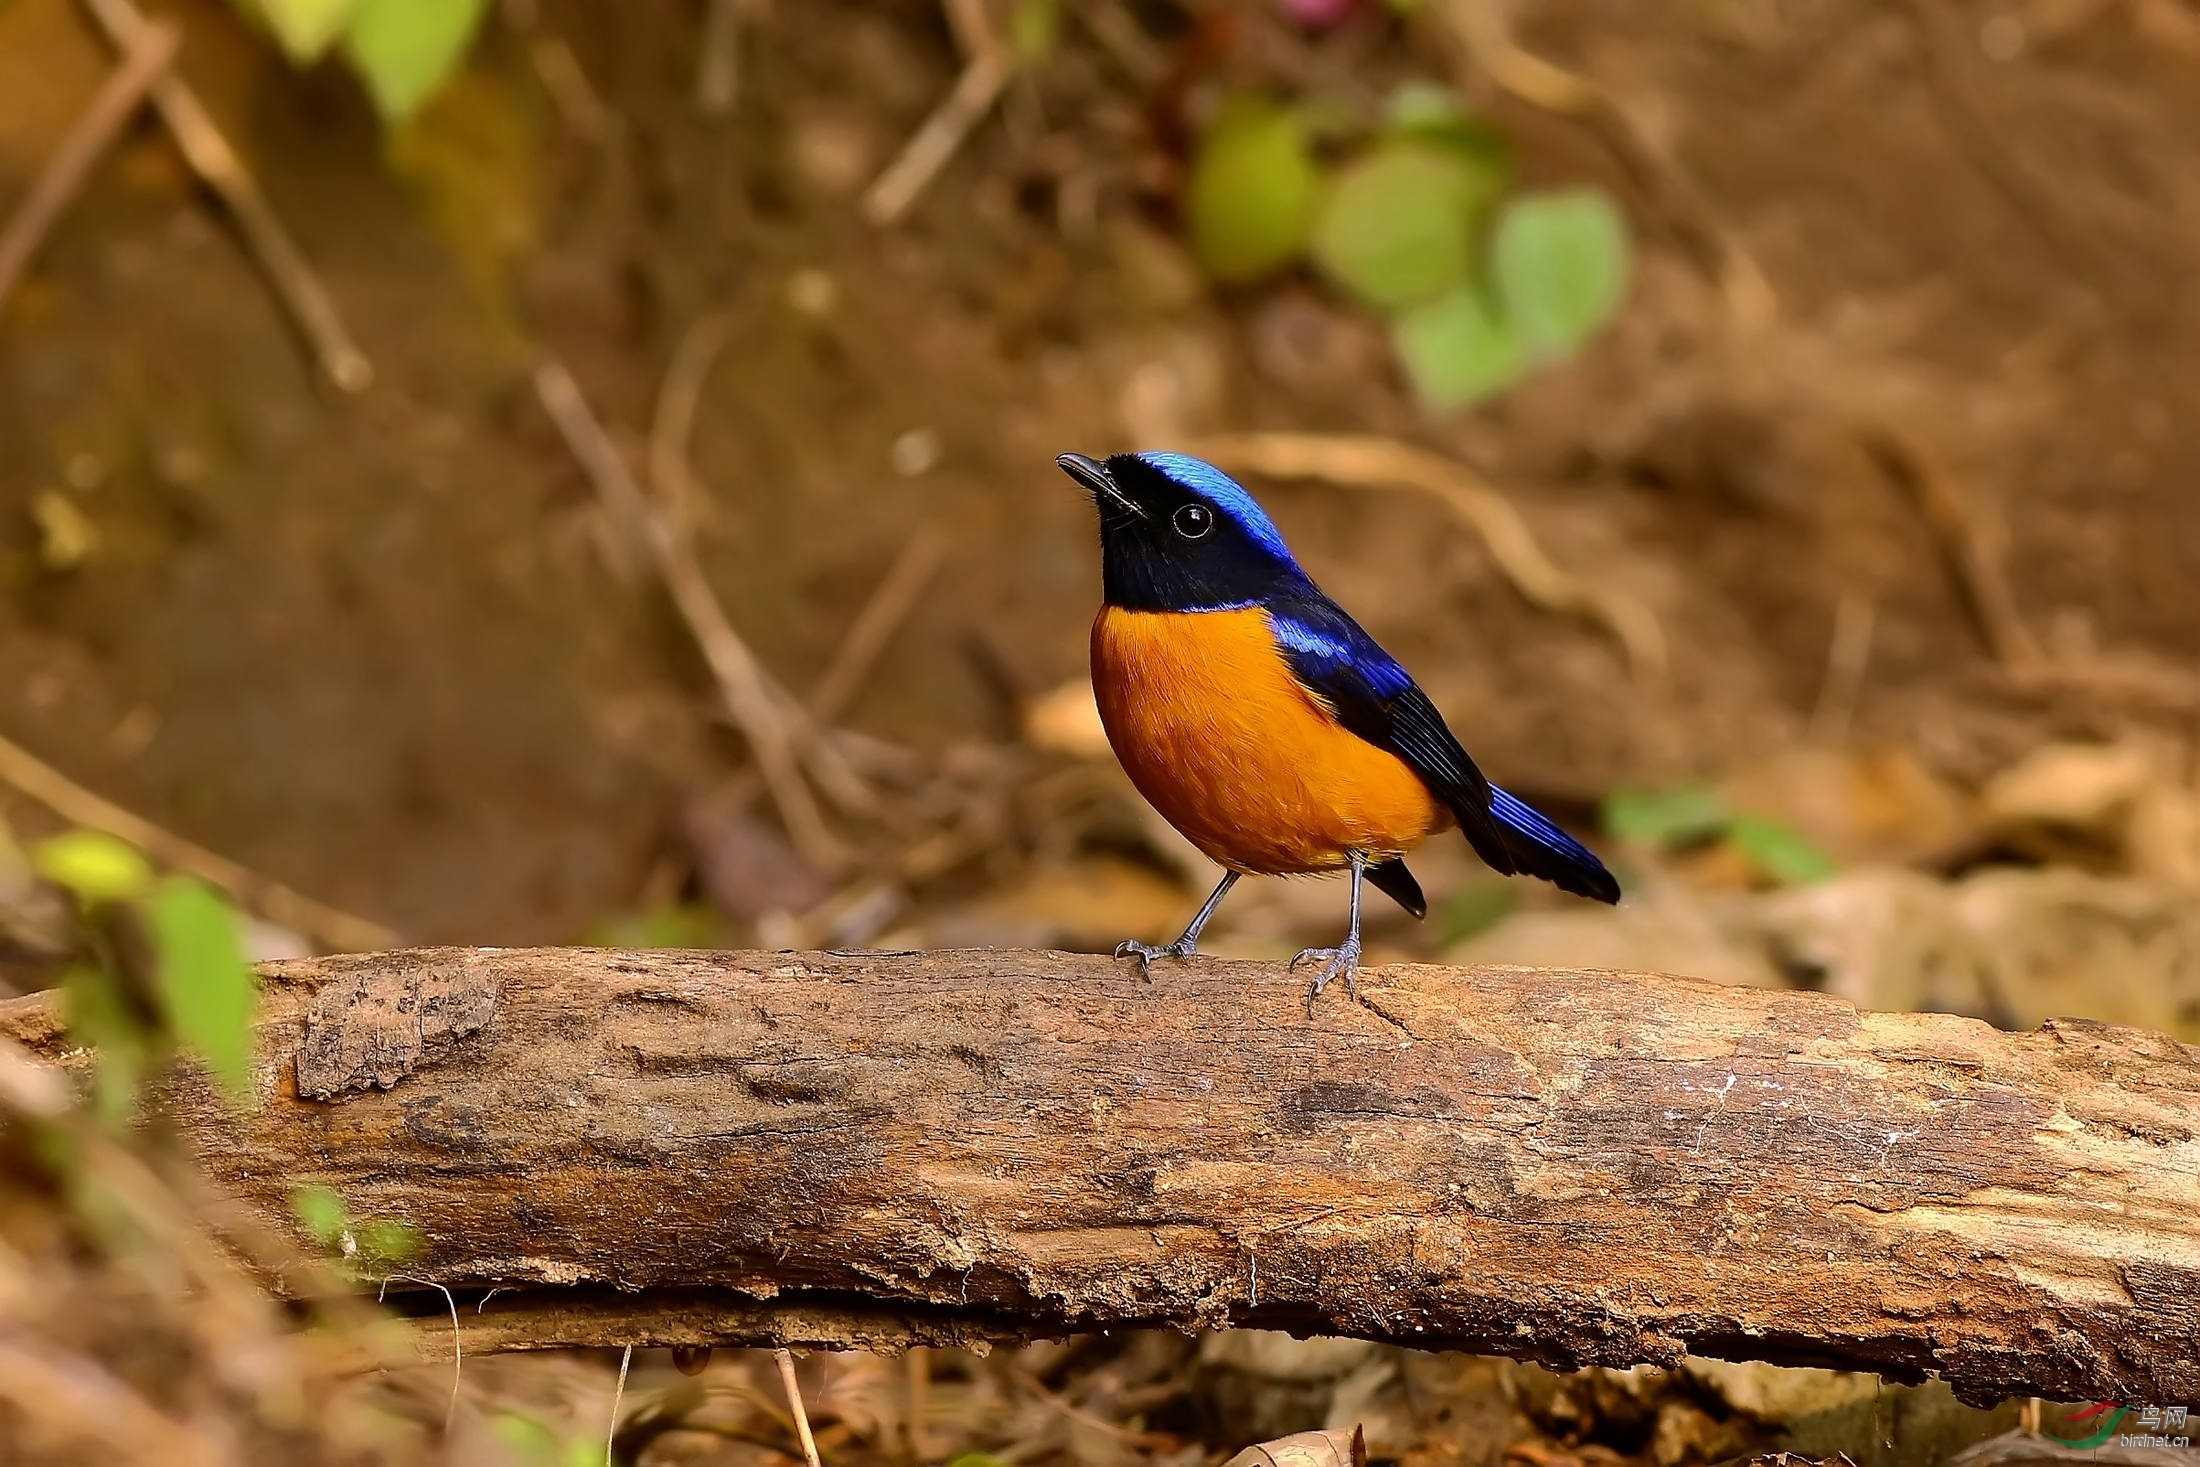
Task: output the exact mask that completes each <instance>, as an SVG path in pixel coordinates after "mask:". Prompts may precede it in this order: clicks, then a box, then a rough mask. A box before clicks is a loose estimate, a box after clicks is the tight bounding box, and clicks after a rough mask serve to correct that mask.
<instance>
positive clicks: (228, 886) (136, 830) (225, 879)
mask: <svg viewBox="0 0 2200 1467" xmlns="http://www.w3.org/2000/svg"><path fill="white" fill-rule="evenodd" d="M0 783H5V784H7V785H9V786H11V787H13V788H14V789H17V790H19V791H21V792H22V793H23V794H25V795H28V796H29V797H30V798H32V799H34V800H36V801H37V802H38V803H39V804H41V805H44V806H45V807H46V808H47V809H49V810H51V811H53V812H54V813H55V814H57V815H59V816H60V817H61V818H62V819H64V820H67V821H69V822H71V823H72V824H76V825H82V826H85V827H87V828H89V829H92V830H104V831H105V832H107V833H108V834H109V835H112V836H119V837H120V838H121V839H123V840H126V841H128V842H129V843H130V844H132V845H134V846H136V847H138V849H140V850H142V851H144V852H145V853H146V854H147V855H148V856H151V857H152V858H153V859H154V860H156V861H158V862H160V863H161V864H162V865H164V866H173V867H175V868H176V869H177V870H179V871H188V872H189V873H191V874H192V875H193V876H197V877H199V878H201V879H203V880H205V881H208V882H211V883H212V884H214V885H215V886H218V887H220V888H221V889H222V890H223V891H226V892H228V893H229V894H230V895H231V896H232V897H235V898H236V899H237V901H238V903H239V904H240V905H242V906H244V907H245V908H247V909H248V910H250V911H255V912H258V913H259V914H260V915H261V916H263V917H265V918H267V919H268V920H269V921H270V922H273V923H276V924H277V925H278V926H282V927H288V928H290V929H291V930H292V931H293V932H300V933H303V934H305V935H306V936H307V937H310V938H312V939H313V940H314V942H316V943H318V944H319V945H320V946H322V947H324V948H329V949H332V950H334V951H336V952H379V951H381V950H382V949H384V948H392V947H396V946H397V945H398V941H399V938H398V935H397V934H396V933H395V932H393V931H391V930H390V929H389V928H387V927H384V926H383V925H382V924H381V923H379V922H374V921H370V920H368V919H367V918H365V917H355V916H353V915H352V914H351V913H349V912H346V911H342V910H340V909H338V908H336V907H332V906H329V905H327V904H326V903H325V902H317V901H315V900H313V899H312V898H311V897H306V896H300V895H299V894H298V893H297V892H295V891H292V890H291V889H290V888H289V887H287V886H285V885H283V884H282V883H281V882H279V881H275V880H271V879H270V878H268V877H265V876H262V875H260V874H259V873H258V872H257V871H253V870H251V869H249V868H247V867H244V866H240V865H238V864H237V863H236V862H235V861H232V860H230V859H229V858H228V857H227V856H220V855H216V854H215V853H214V852H212V851H210V850H208V849H207V848H206V847H204V846H202V845H198V844H196V843H195V842H192V841H189V840H186V839H184V838H183V837H182V836H180V835H176V834H173V833H172V832H170V831H167V830H163V829H162V828H161V827H160V826H158V825H155V824H154V823H153V822H152V821H150V820H147V819H146V818H145V817H144V816H142V815H137V814H133V813H132V812H130V811H128V810H125V809H123V808H122V807H121V806H120V805H117V804H115V803H114V802H112V801H110V800H106V799H102V798H101V797H100V796H98V795H95V794H93V793H92V792H91V791H90V790H88V789H85V788H84V787H83V786H82V785H80V784H78V783H76V781H74V780H72V779H70V778H69V777H68V776H67V775H65V774H63V773H62V772H61V771H60V770H58V769H56V768H54V767H53V766H52V765H50V764H48V763H46V762H45V761H44V760H41V759H39V758H38V757H37V756H36V755H34V754H32V753H31V752H30V751H29V750H27V749H25V748H23V747H22V746H21V745H19V744H15V743H13V742H10V741H9V740H7V739H5V738H0Z"/></svg>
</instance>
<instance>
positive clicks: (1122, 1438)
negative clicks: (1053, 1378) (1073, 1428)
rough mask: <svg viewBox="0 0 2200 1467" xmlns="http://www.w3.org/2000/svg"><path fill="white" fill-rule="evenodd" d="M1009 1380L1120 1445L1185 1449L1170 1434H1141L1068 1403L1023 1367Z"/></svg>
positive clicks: (1014, 1367)
mask: <svg viewBox="0 0 2200 1467" xmlns="http://www.w3.org/2000/svg"><path fill="white" fill-rule="evenodd" d="M1008 1378H1009V1379H1010V1380H1012V1381H1014V1382H1016V1384H1018V1385H1020V1386H1022V1387H1023V1388H1024V1389H1025V1390H1027V1391H1029V1392H1031V1394H1032V1395H1034V1396H1036V1397H1037V1398H1038V1399H1039V1403H1040V1404H1041V1405H1043V1406H1045V1407H1047V1408H1048V1409H1049V1410H1052V1411H1056V1412H1059V1413H1060V1414H1061V1415H1062V1416H1063V1417H1064V1418H1065V1419H1067V1420H1070V1421H1074V1422H1076V1423H1077V1424H1078V1425H1079V1426H1086V1427H1090V1428H1091V1429H1092V1430H1094V1431H1097V1432H1099V1433H1100V1434H1101V1435H1103V1436H1111V1437H1114V1438H1115V1439H1116V1440H1117V1441H1119V1442H1123V1443H1125V1444H1126V1445H1128V1446H1133V1447H1136V1448H1138V1449H1139V1450H1140V1451H1142V1452H1171V1451H1175V1450H1177V1449H1178V1448H1180V1447H1182V1446H1183V1445H1184V1443H1183V1441H1182V1439H1181V1438H1178V1437H1173V1436H1171V1435H1169V1434H1168V1433H1167V1432H1163V1431H1138V1430H1134V1429H1133V1428H1131V1427H1128V1426H1124V1425H1122V1424H1120V1423H1119V1422H1114V1421H1109V1420H1107V1419H1105V1418H1104V1417H1099V1416H1095V1415H1093V1414H1092V1413H1091V1412H1090V1411H1087V1410H1086V1409H1085V1408H1084V1407H1082V1406H1079V1405H1076V1404H1075V1403H1073V1402H1070V1401H1066V1400H1064V1399H1063V1398H1062V1397H1061V1396H1059V1395H1057V1394H1056V1393H1055V1392H1053V1391H1050V1390H1048V1389H1047V1387H1046V1383H1045V1382H1044V1381H1042V1380H1040V1379H1039V1377H1037V1376H1036V1375H1033V1374H1032V1373H1031V1372H1030V1371H1028V1370H1025V1369H1024V1368H1023V1367H1021V1366H1018V1365H1011V1366H1010V1367H1009V1368H1008Z"/></svg>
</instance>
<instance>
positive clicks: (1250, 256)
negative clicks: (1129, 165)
mask: <svg viewBox="0 0 2200 1467" xmlns="http://www.w3.org/2000/svg"><path fill="white" fill-rule="evenodd" d="M1320 192H1321V174H1320V172H1319V170H1318V169H1317V168H1316V167H1315V164H1314V151H1313V145H1312V142H1311V140H1310V139H1309V137H1308V135H1307V128H1306V124H1305V122H1304V120H1303V119H1302V118H1301V117H1300V116H1299V114H1298V113H1297V112H1295V111H1294V110H1292V109H1291V108H1289V107H1283V106H1279V105H1277V104H1276V103H1273V102H1268V101H1264V100H1261V99H1259V98H1252V97H1240V98H1237V99H1235V100H1234V101H1232V102H1231V103H1230V105H1229V106H1227V107H1226V108H1224V109H1223V113H1222V116H1221V117H1219V118H1218V119H1216V121H1215V124H1214V126H1213V127H1212V128H1210V129H1209V130H1208V132H1207V136H1206V138H1205V139H1204V141H1203V142H1202V143H1201V146H1200V151H1199V157H1198V159H1197V160H1196V161H1195V162H1194V163H1193V165H1192V176H1191V181H1190V183H1189V185H1188V186H1187V191H1186V194H1185V200H1184V208H1185V225H1186V227H1187V228H1188V229H1189V230H1190V232H1191V244H1192V253H1193V254H1194V255H1195V256H1196V257H1197V258H1198V260H1199V263H1200V266H1201V267H1202V268H1203V269H1205V270H1206V272H1207V273H1208V275H1210V276H1212V277H1213V278H1214V279H1216V280H1218V281H1220V282H1222V283H1223V284H1225V285H1234V284H1240V283H1244V282H1247V281H1253V280H1258V279H1260V278H1261V277H1262V276H1264V275H1267V274H1270V273H1271V272H1273V271H1276V270H1279V269H1281V268H1283V267H1284V266H1285V265H1287V264H1289V263H1290V262H1291V261H1292V260H1294V259H1296V258H1297V257H1298V254H1299V251H1300V250H1301V249H1303V248H1304V247H1305V244H1306V235H1307V230H1308V229H1309V228H1310V227H1311V225H1312V223H1313V219H1314V205H1315V203H1316V201H1317V200H1318V198H1319V196H1320Z"/></svg>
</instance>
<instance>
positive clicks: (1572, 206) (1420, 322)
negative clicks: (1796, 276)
mask: <svg viewBox="0 0 2200 1467" xmlns="http://www.w3.org/2000/svg"><path fill="white" fill-rule="evenodd" d="M1321 112H1322V109H1321V107H1320V104H1319V103H1318V102H1309V103H1307V104H1305V105H1303V106H1300V107H1292V106H1287V105H1284V104H1281V103H1278V102H1274V101H1271V100H1267V99H1262V98H1253V97H1243V96H1241V97H1238V98H1234V99H1232V100H1231V101H1230V102H1229V103H1228V104H1226V105H1225V106H1224V108H1223V109H1222V112H1221V114H1220V115H1219V116H1218V117H1217V119H1216V121H1215V123H1214V124H1213V126H1212V127H1210V128H1209V129H1208V131H1207V134H1206V136H1205V137H1204V138H1203V139H1202V140H1201V143H1200V147H1199V153H1198V156H1197V158H1196V159H1195V160H1194V162H1193V166H1192V174H1191V180H1190V184H1189V186H1188V188H1187V191H1186V195H1185V225H1186V229H1187V231H1188V234H1189V236H1190V241H1191V246H1192V252H1193V254H1194V256H1195V257H1196V258H1197V259H1198V260H1199V262H1200V264H1201V266H1202V267H1203V268H1204V269H1205V270H1206V272H1207V274H1208V275H1209V277H1210V278H1212V279H1214V280H1215V281H1217V282H1219V283H1222V284H1226V285H1236V284H1246V283H1250V282H1253V281H1257V280H1259V279H1261V278H1263V277H1266V276H1269V275H1272V274H1275V273H1277V272H1279V271H1282V270H1284V269H1286V268H1288V267H1289V266H1291V265H1293V264H1295V263H1297V262H1298V261H1299V260H1300V259H1301V258H1302V257H1304V258H1306V259H1309V260H1310V261H1311V263H1312V264H1313V265H1314V267H1315V268H1316V269H1317V270H1318V271H1319V273H1320V274H1321V275H1322V276H1323V278H1324V279H1326V280H1328V281H1329V282H1330V283H1331V284H1332V285H1334V286H1336V287H1337V289H1338V290H1339V291H1341V292H1342V293H1343V294H1345V295H1346V296H1348V297H1350V298H1351V299H1352V300H1353V301H1355V302H1356V303H1358V304H1359V305H1361V306H1363V307H1365V308H1367V309H1369V310H1371V311H1374V312H1376V313H1377V314H1380V315H1382V316H1384V317H1386V318H1387V319H1388V320H1389V321H1390V325H1391V343H1392V347H1393V350H1394V351H1395V352H1396V354H1397V357H1398V361H1399V364H1400V366H1401V367H1402V368H1403V369H1404V371H1405V374H1406V377H1407V379H1408V380H1409V381H1410V382H1411V383H1412V385H1413V388H1414V392H1415V394H1416V395H1417V396H1418V397H1419V398H1420V400H1421V402H1422V403H1423V404H1424V405H1425V406H1426V407H1428V408H1429V409H1431V410H1433V411H1438V412H1445V411H1450V410H1453V409H1456V408H1461V407H1465V406H1468V405H1470V404H1472V403H1474V402H1478V401H1480V400H1482V399H1484V398H1487V397H1489V396H1491V395H1493V394H1495V393H1497V392H1501V391H1503V390H1504V389H1505V388H1507V387H1509V386H1511V385H1512V384H1513V383H1515V382H1517V381H1519V380H1520V378H1522V377H1523V376H1525V375H1526V374H1527V373H1528V372H1530V371H1532V370H1534V369H1535V368H1536V367H1538V366H1541V365H1543V364H1546V363H1551V362H1558V361H1563V360H1564V359H1566V358H1568V357H1570V356H1572V355H1573V354H1574V353H1575V352H1577V351H1578V350H1579V349H1580V348H1581V347H1582V345H1583V344H1584V343H1586V342H1587V341H1588V340H1589V339H1590V338H1591V337H1592V336H1594V335H1595V334H1596V332H1597V331H1598V330H1600V329H1601V328H1602V327H1603V326H1604V325H1605V324H1606V323H1607V322H1608V321H1610V319H1611V318H1612V316H1613V315H1614V314H1615V313H1617V311H1618V310H1619V307H1620V305H1621V303H1622V302H1623V300H1624V299H1625V297H1626V292H1627V280H1628V273H1629V255H1630V251H1629V245H1628V237H1627V228H1626V223H1625V221H1624V220H1623V219H1622V218H1621V216H1620V212H1619V210H1618V208H1617V207H1616V206H1615V205H1614V204H1613V203H1612V201H1611V200H1610V199H1609V198H1607V197H1606V196H1605V195H1604V194H1603V193H1601V192H1599V191H1597V190H1595V189H1579V188H1577V189H1564V190H1557V191H1550V192H1523V193H1518V194H1512V195H1511V196H1510V197H1508V192H1509V190H1510V189H1511V187H1512V158H1511V150H1510V148H1509V147H1507V146H1506V143H1505V140H1504V138H1503V137H1502V135H1500V134H1499V133H1497V132H1496V131H1495V130H1494V129H1492V128H1491V127H1489V126H1488V125H1487V124H1485V123H1483V122H1480V121H1478V120H1477V119H1475V118H1472V117H1470V116H1468V115H1467V114H1466V112H1465V111H1464V110H1463V109H1462V108H1461V107H1460V105H1459V103H1458V100H1457V98H1456V97H1454V96H1453V94H1452V93H1451V92H1449V91H1448V90H1446V89H1445V88H1442V87H1439V86H1436V85H1434V84H1433V83H1430V82H1425V81H1415V82H1407V83H1405V84H1403V85H1401V86H1399V87H1398V88H1397V89H1396V90H1395V91H1394V92H1393V93H1392V94H1391V96H1390V98H1389V100H1388V102H1387V103H1386V105H1385V107H1384V110H1383V119H1382V122H1381V123H1380V125H1379V126H1377V127H1376V128H1375V129H1373V130H1372V132H1371V133H1369V134H1368V135H1366V136H1364V137H1363V138H1361V139H1360V141H1359V146H1358V147H1356V148H1355V149H1352V150H1349V151H1348V153H1347V155H1346V156H1345V157H1344V158H1343V159H1342V160H1341V161H1340V162H1338V163H1336V164H1335V165H1334V166H1328V167H1325V166H1324V165H1323V164H1322V163H1321V162H1320V161H1319V159H1318V158H1317V156H1316V149H1315V139H1314V134H1315V133H1316V132H1318V131H1325V130H1326V129H1318V128H1316V127H1314V126H1312V125H1311V124H1310V122H1309V119H1311V118H1314V117H1315V116H1316V115H1317V114H1319V113H1321Z"/></svg>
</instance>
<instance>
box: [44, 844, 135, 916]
mask: <svg viewBox="0 0 2200 1467" xmlns="http://www.w3.org/2000/svg"><path fill="white" fill-rule="evenodd" d="M31 870H32V871H34V872H36V873H37V874H38V876H39V877H41V878H42V879H44V880H46V881H50V882H52V883H53V884H54V885H56V886H59V887H63V888H65V889H67V890H68V891H69V892H70V893H71V894H73V895H74V896H75V897H76V899H77V900H78V901H80V902H83V903H85V904H86V905H90V906H96V905H98V904H100V903H103V902H123V901H128V900H130V899H131V898H132V897H135V896H137V895H139V894H140V893H142V892H143V891H144V890H145V889H146V888H147V887H149V886H151V885H152V884H153V867H152V863H151V862H149V861H147V860H146V859H145V857H144V856H143V855H141V854H140V853H139V851H138V848H137V847H136V846H133V845H131V844H130V843H129V842H128V841H125V840H118V839H116V838H115V837H114V836H111V835H109V834H107V833H106V832H105V831H102V830H68V831H63V832H62V833H61V834H60V835H57V836H53V837H51V838H49V839H47V840H43V841H40V842H39V843H38V845H37V846H35V847H34V848H33V849H32V851H31Z"/></svg>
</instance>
